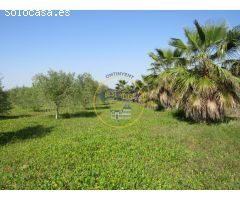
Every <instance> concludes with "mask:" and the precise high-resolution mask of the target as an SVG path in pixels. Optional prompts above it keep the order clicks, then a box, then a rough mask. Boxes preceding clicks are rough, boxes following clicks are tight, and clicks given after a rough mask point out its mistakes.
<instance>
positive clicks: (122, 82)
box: [115, 80, 127, 92]
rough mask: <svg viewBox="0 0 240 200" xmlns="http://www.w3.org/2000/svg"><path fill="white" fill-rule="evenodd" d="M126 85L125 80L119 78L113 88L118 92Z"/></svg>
mask: <svg viewBox="0 0 240 200" xmlns="http://www.w3.org/2000/svg"><path fill="white" fill-rule="evenodd" d="M126 85H127V81H125V80H119V81H118V83H117V84H116V87H115V89H116V90H117V91H118V92H121V91H123V90H124V89H125V87H126Z"/></svg>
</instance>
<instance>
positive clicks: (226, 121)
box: [172, 110, 238, 125]
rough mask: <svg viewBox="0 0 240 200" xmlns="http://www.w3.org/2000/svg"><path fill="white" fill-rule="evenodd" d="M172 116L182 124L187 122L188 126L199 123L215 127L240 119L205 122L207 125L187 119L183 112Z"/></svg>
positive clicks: (175, 112) (177, 112)
mask: <svg viewBox="0 0 240 200" xmlns="http://www.w3.org/2000/svg"><path fill="white" fill-rule="evenodd" d="M172 116H173V117H174V118H176V119H177V120H179V121H182V122H187V123H188V124H199V123H200V124H201V123H202V124H206V125H214V124H215V125H216V124H223V123H226V124H227V123H229V122H230V121H234V120H237V119H238V118H237V117H229V116H226V117H225V118H224V120H223V121H209V122H205V123H204V122H195V121H193V120H191V119H189V118H187V117H186V116H185V113H184V111H183V110H179V111H174V112H172Z"/></svg>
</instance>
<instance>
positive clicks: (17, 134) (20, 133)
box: [0, 125, 53, 145]
mask: <svg viewBox="0 0 240 200" xmlns="http://www.w3.org/2000/svg"><path fill="white" fill-rule="evenodd" d="M52 129H53V128H52V127H43V126H41V125H37V126H30V127H26V128H24V129H20V130H17V131H13V132H3V133H1V132H0V145H5V144H7V143H10V142H14V141H17V140H27V139H33V138H37V137H43V136H45V135H47V134H49V133H50V132H51V131H52Z"/></svg>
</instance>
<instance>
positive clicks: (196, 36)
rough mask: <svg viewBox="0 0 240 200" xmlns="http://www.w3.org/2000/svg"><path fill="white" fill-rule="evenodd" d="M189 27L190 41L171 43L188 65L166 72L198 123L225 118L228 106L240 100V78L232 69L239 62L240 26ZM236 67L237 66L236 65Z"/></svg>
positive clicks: (183, 102)
mask: <svg viewBox="0 0 240 200" xmlns="http://www.w3.org/2000/svg"><path fill="white" fill-rule="evenodd" d="M194 25H195V26H194V28H193V29H189V28H185V29H184V32H185V36H186V38H187V43H185V42H184V41H182V40H181V39H177V38H172V39H171V41H170V43H169V44H170V45H171V46H173V47H175V48H177V49H179V50H180V51H181V52H182V55H181V59H182V58H184V59H185V60H188V62H187V63H186V65H185V67H174V68H171V69H168V70H167V71H166V72H164V73H163V74H162V78H163V79H164V78H168V79H171V86H172V88H173V90H174V91H175V92H178V93H179V94H180V96H179V100H180V104H179V108H181V109H183V110H184V112H185V116H186V117H187V118H189V119H191V120H194V121H197V122H211V121H222V120H224V117H225V108H233V107H235V106H236V104H237V103H238V102H239V100H240V99H239V98H240V97H239V89H240V88H239V86H240V81H239V78H237V77H236V76H234V74H232V73H231V71H229V70H228V65H227V63H229V62H230V60H233V59H234V60H235V61H238V63H239V56H238V51H239V47H240V28H239V27H235V28H233V29H229V28H228V27H227V26H226V24H225V23H221V24H206V25H204V26H201V25H200V24H199V23H198V21H196V20H195V21H194ZM235 63H236V62H235ZM232 66H233V67H234V65H232Z"/></svg>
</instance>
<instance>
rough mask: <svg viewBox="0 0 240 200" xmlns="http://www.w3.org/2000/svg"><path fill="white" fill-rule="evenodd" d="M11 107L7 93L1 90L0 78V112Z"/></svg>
mask: <svg viewBox="0 0 240 200" xmlns="http://www.w3.org/2000/svg"><path fill="white" fill-rule="evenodd" d="M10 109H11V106H10V102H9V99H8V94H7V92H6V91H4V90H3V86H2V81H1V79H0V114H4V113H7V111H9V110H10Z"/></svg>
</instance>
